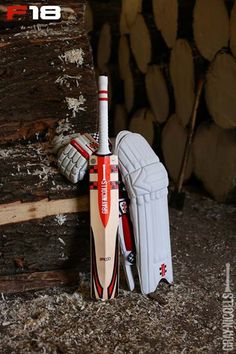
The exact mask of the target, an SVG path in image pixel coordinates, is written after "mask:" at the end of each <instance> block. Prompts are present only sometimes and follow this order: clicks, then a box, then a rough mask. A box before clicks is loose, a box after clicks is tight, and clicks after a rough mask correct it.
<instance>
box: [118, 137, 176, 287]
mask: <svg viewBox="0 0 236 354" xmlns="http://www.w3.org/2000/svg"><path fill="white" fill-rule="evenodd" d="M116 153H117V154H118V158H119V167H120V172H121V175H122V179H123V182H124V184H125V187H126V189H127V192H128V196H129V198H130V218H131V221H132V223H133V229H134V238H135V244H136V264H137V269H138V274H139V279H140V286H141V291H142V293H144V294H149V293H151V292H153V291H155V290H156V287H157V286H158V284H159V282H160V280H161V279H165V280H167V281H168V282H169V283H172V282H173V271H172V260H171V246H170V232H169V214H168V203H167V193H168V190H167V187H168V176H167V172H166V170H165V168H164V166H163V165H162V163H160V161H159V159H158V157H157V156H156V154H155V153H154V151H153V150H152V149H151V147H150V146H149V144H148V143H147V142H146V140H145V139H144V138H143V137H142V136H141V135H139V134H134V133H130V132H127V131H123V132H121V133H120V134H119V135H118V136H117V139H116Z"/></svg>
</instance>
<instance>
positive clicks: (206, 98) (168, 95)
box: [86, 0, 236, 202]
mask: <svg viewBox="0 0 236 354" xmlns="http://www.w3.org/2000/svg"><path fill="white" fill-rule="evenodd" d="M86 23H87V29H88V31H89V33H90V38H91V43H92V46H93V50H94V57H95V65H96V67H97V72H104V71H107V72H108V73H109V76H110V83H111V86H112V93H113V94H112V99H111V103H110V110H111V116H112V117H113V128H114V133H115V134H116V133H118V132H119V131H120V130H122V129H130V130H131V131H135V132H139V133H141V134H143V135H144V136H145V138H146V139H147V140H148V141H149V143H150V144H151V145H152V146H153V147H154V148H155V149H156V150H157V151H159V152H160V151H161V152H162V154H163V157H164V161H165V164H166V166H167V169H168V171H169V175H170V177H171V178H172V179H173V180H174V181H175V182H176V181H177V178H178V175H179V170H180V165H181V160H182V157H183V151H184V146H185V142H186V139H187V135H188V129H189V121H190V118H191V114H192V110H193V104H194V100H195V95H196V87H197V82H198V80H199V79H204V80H205V86H204V93H203V94H202V97H201V100H200V106H199V109H198V118H197V129H196V132H195V136H194V143H193V146H192V150H191V153H190V158H189V161H188V167H187V171H186V175H185V180H186V181H187V180H188V179H189V178H190V177H191V176H192V175H195V176H196V177H197V178H198V179H199V180H200V181H202V183H203V185H204V187H205V189H206V190H207V191H208V192H209V194H210V195H212V196H213V197H214V198H215V199H216V200H218V201H222V202H224V201H228V200H231V199H232V198H234V197H235V194H234V192H235V187H236V132H235V128H236V99H235V94H236V59H235V58H236V3H235V4H234V6H233V1H232V0H226V1H224V0H207V1H206V0H188V1H186V0H145V1H144V0H143V1H142V0H122V1H120V2H119V1H115V0H111V1H109V2H107V1H95V0H91V1H90V4H89V5H88V7H87V16H86ZM157 132H158V133H159V135H158V137H157Z"/></svg>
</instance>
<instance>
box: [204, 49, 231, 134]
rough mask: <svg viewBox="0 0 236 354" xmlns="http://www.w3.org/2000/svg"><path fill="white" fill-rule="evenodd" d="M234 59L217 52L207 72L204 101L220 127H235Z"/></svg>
mask: <svg viewBox="0 0 236 354" xmlns="http://www.w3.org/2000/svg"><path fill="white" fill-rule="evenodd" d="M235 93H236V60H235V58H234V57H233V56H232V55H230V54H226V53H219V54H218V55H217V57H216V59H215V60H214V61H213V63H212V64H211V67H210V70H209V72H208V74H207V82H206V102H207V106H208V110H209V112H210V114H211V116H212V118H213V119H214V121H215V123H216V124H217V125H219V126H220V127H222V128H225V129H230V128H231V129H232V128H235V127H236V99H235Z"/></svg>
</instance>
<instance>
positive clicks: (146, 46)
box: [130, 14, 152, 74]
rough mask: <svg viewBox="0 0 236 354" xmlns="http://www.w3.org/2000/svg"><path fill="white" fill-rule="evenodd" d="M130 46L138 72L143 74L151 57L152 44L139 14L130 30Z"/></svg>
mask: <svg viewBox="0 0 236 354" xmlns="http://www.w3.org/2000/svg"><path fill="white" fill-rule="evenodd" d="M130 46H131V50H132V53H133V55H134V58H135V60H136V63H137V66H138V68H139V70H140V71H141V72H142V73H144V74H145V73H146V72H147V69H148V64H149V63H150V61H151V57H152V44H151V39H150V34H149V31H148V28H147V25H146V23H145V21H144V18H143V16H142V15H141V14H138V15H137V17H136V21H135V22H134V24H133V25H132V27H131V28H130Z"/></svg>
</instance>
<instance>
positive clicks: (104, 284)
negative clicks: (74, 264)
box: [90, 76, 119, 300]
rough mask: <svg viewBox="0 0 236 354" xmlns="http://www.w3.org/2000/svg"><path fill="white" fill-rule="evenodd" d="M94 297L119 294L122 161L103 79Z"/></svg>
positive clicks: (95, 184)
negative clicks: (112, 144)
mask: <svg viewBox="0 0 236 354" xmlns="http://www.w3.org/2000/svg"><path fill="white" fill-rule="evenodd" d="M90 223H91V295H92V297H93V298H95V299H101V300H107V299H111V298H114V297H115V296H116V295H117V294H118V285H119V284H118V283H119V276H118V273H119V248H118V236H117V229H118V223H119V190H118V158H117V156H115V155H112V154H111V152H110V149H109V142H108V78H107V76H100V77H99V149H98V151H97V153H96V154H94V155H92V156H91V157H90Z"/></svg>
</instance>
